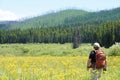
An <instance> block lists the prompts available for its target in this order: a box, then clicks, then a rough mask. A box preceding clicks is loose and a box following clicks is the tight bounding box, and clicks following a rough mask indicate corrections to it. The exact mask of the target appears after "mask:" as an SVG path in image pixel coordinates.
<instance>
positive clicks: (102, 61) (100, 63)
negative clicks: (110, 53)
mask: <svg viewBox="0 0 120 80" xmlns="http://www.w3.org/2000/svg"><path fill="white" fill-rule="evenodd" d="M95 53H96V64H95V65H96V68H97V69H100V68H103V67H105V66H106V55H105V53H104V52H103V51H101V50H95Z"/></svg>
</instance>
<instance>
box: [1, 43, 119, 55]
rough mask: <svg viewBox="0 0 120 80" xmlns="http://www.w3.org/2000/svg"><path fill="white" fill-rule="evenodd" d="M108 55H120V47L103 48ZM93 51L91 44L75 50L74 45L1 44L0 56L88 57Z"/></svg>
mask: <svg viewBox="0 0 120 80" xmlns="http://www.w3.org/2000/svg"><path fill="white" fill-rule="evenodd" d="M101 49H102V50H103V51H105V53H106V54H108V55H120V47H119V45H113V46H112V47H110V48H109V49H106V48H104V47H102V48H101ZM91 50H93V47H92V45H91V44H81V45H80V46H79V48H77V49H73V48H72V44H70V43H66V44H44V43H41V44H0V56H42V55H51V56H81V55H82V56H85V55H86V56H88V55H89V53H90V52H91Z"/></svg>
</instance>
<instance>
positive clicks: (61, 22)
mask: <svg viewBox="0 0 120 80" xmlns="http://www.w3.org/2000/svg"><path fill="white" fill-rule="evenodd" d="M119 19H120V8H115V9H111V10H102V11H99V12H87V11H84V10H74V9H68V10H63V11H59V12H53V13H49V14H45V15H42V16H37V17H33V18H30V19H26V20H23V21H21V22H19V23H17V24H12V25H11V26H9V29H16V28H20V29H28V28H35V27H57V26H59V27H65V26H73V27H74V26H80V25H82V24H94V25H99V24H102V23H106V22H109V21H115V20H119ZM2 28H3V27H2Z"/></svg>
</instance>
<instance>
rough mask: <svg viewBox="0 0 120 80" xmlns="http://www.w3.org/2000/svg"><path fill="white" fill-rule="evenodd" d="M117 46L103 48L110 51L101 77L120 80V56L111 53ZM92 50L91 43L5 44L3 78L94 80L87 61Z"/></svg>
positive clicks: (0, 60)
mask: <svg viewBox="0 0 120 80" xmlns="http://www.w3.org/2000/svg"><path fill="white" fill-rule="evenodd" d="M117 46H119V45H117ZM114 47H116V46H113V47H111V48H109V49H105V48H104V47H102V48H101V49H102V50H104V51H105V52H106V54H107V60H108V71H106V72H104V73H103V74H102V77H101V79H100V80H120V77H119V75H120V64H119V62H120V57H119V56H109V53H110V52H109V51H111V50H112V49H113V48H114ZM118 49H119V48H118ZM91 50H92V46H91V45H90V44H81V46H80V47H79V48H77V49H72V45H71V44H69V43H67V44H1V45H0V55H1V56H0V80H90V72H89V71H87V70H86V61H87V59H88V55H89V52H90V51H91ZM111 52H112V51H111Z"/></svg>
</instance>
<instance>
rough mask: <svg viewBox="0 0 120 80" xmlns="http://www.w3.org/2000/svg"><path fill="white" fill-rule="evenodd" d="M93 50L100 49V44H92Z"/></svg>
mask: <svg viewBox="0 0 120 80" xmlns="http://www.w3.org/2000/svg"><path fill="white" fill-rule="evenodd" d="M93 48H94V49H95V50H98V49H99V48H100V44H99V43H97V42H96V43H94V44H93Z"/></svg>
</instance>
